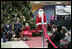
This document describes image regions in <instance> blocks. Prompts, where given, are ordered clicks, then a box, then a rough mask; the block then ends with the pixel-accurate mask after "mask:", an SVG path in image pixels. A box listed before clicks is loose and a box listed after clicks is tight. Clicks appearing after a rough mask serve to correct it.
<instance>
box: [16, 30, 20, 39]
mask: <svg viewBox="0 0 72 49" xmlns="http://www.w3.org/2000/svg"><path fill="white" fill-rule="evenodd" d="M20 32H21V30H20V29H17V30H15V34H16V38H19V37H20V36H19V33H20Z"/></svg>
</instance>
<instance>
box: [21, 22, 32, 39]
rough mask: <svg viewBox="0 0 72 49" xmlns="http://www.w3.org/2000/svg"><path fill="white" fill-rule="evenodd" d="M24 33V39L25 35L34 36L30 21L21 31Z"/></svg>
mask: <svg viewBox="0 0 72 49" xmlns="http://www.w3.org/2000/svg"><path fill="white" fill-rule="evenodd" d="M21 33H22V34H21V37H22V39H23V36H24V37H28V36H29V37H31V36H32V33H31V28H30V26H29V24H28V23H26V25H25V27H24V28H23V31H22V32H21Z"/></svg>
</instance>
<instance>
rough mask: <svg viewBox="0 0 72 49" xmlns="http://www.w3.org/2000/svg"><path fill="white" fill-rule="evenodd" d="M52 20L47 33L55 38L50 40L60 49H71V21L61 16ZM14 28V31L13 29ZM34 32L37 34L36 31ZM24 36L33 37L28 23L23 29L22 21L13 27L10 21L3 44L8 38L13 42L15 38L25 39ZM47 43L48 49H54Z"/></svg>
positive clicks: (17, 21)
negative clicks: (63, 47) (61, 48)
mask: <svg viewBox="0 0 72 49" xmlns="http://www.w3.org/2000/svg"><path fill="white" fill-rule="evenodd" d="M45 20H46V19H45ZM50 20H51V23H50V24H47V31H51V32H52V33H53V36H52V37H51V38H50V39H51V41H52V42H53V43H54V44H55V45H56V46H58V47H62V46H63V45H68V46H66V47H71V19H70V18H69V17H68V18H65V17H64V16H59V17H58V18H57V19H54V16H53V17H52V19H50ZM37 25H38V24H37ZM13 26H14V29H12V27H13ZM40 27H41V26H40V25H39V29H40V30H41V29H42V27H41V28H40ZM33 31H34V32H36V31H35V30H33ZM23 35H28V36H30V37H31V36H32V31H31V28H30V26H29V24H28V23H26V25H25V27H22V24H21V23H20V19H17V20H16V22H15V23H14V25H12V24H11V23H10V22H9V20H8V21H7V22H6V24H5V25H4V32H3V42H6V38H8V41H10V40H13V39H14V37H16V38H17V39H19V38H20V39H23ZM40 35H41V33H40ZM47 42H48V48H52V47H53V45H52V44H51V43H50V42H49V41H48V40H47ZM62 42H64V43H62Z"/></svg>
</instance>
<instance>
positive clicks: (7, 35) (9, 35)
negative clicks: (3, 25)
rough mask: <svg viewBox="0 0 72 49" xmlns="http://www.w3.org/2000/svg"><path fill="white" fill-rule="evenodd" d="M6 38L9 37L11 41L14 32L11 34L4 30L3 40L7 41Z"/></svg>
mask: <svg viewBox="0 0 72 49" xmlns="http://www.w3.org/2000/svg"><path fill="white" fill-rule="evenodd" d="M6 38H7V39H8V41H10V40H11V38H12V33H11V32H10V33H9V34H7V33H6V32H3V42H5V41H6Z"/></svg>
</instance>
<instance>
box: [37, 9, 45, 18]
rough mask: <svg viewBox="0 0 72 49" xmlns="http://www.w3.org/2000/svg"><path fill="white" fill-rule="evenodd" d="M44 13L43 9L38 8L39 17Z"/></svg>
mask: <svg viewBox="0 0 72 49" xmlns="http://www.w3.org/2000/svg"><path fill="white" fill-rule="evenodd" d="M43 13H44V11H43V9H39V10H38V14H39V17H41V18H42V17H43Z"/></svg>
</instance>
